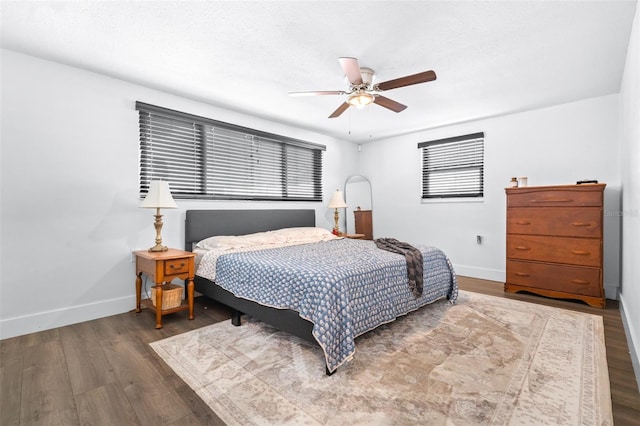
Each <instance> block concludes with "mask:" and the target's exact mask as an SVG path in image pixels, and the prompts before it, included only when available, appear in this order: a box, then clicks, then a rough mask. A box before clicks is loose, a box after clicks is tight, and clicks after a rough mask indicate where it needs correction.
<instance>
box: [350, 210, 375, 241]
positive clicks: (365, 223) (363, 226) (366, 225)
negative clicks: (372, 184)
mask: <svg viewBox="0 0 640 426" xmlns="http://www.w3.org/2000/svg"><path fill="white" fill-rule="evenodd" d="M358 208H359V207H358ZM353 216H354V220H355V225H356V234H364V237H363V239H364V240H373V220H372V218H371V210H354V211H353Z"/></svg>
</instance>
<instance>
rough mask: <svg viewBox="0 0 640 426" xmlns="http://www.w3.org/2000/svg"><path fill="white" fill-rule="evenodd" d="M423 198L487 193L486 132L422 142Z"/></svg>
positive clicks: (460, 196) (476, 195)
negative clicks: (485, 169) (485, 190)
mask: <svg viewBox="0 0 640 426" xmlns="http://www.w3.org/2000/svg"><path fill="white" fill-rule="evenodd" d="M418 148H420V149H422V198H423V199H428V198H466V197H482V196H483V195H484V133H482V132H480V133H473V134H470V135H464V136H457V137H453V138H446V139H438V140H434V141H428V142H421V143H419V144H418Z"/></svg>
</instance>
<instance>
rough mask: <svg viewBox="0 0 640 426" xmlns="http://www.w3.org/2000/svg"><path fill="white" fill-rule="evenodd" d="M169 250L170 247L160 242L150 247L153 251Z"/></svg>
mask: <svg viewBox="0 0 640 426" xmlns="http://www.w3.org/2000/svg"><path fill="white" fill-rule="evenodd" d="M167 250H169V247H167V246H163V245H160V244H156V245H155V246H153V247H151V248H150V249H149V251H151V252H157V251H167Z"/></svg>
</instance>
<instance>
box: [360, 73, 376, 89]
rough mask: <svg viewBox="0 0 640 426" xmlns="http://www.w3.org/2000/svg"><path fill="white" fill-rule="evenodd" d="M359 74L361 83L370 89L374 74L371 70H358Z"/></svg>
mask: <svg viewBox="0 0 640 426" xmlns="http://www.w3.org/2000/svg"><path fill="white" fill-rule="evenodd" d="M360 74H362V82H363V83H364V84H366V85H367V86H368V87H371V85H372V84H373V76H374V75H375V72H373V70H372V69H371V68H360Z"/></svg>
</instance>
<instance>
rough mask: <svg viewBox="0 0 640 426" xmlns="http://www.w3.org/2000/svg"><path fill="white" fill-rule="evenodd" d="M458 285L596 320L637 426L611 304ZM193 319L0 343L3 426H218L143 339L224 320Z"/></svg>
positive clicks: (120, 318) (620, 394)
mask: <svg viewBox="0 0 640 426" xmlns="http://www.w3.org/2000/svg"><path fill="white" fill-rule="evenodd" d="M459 282H460V288H461V289H464V290H469V291H475V292H479V293H484V294H490V295H494V296H499V297H507V298H510V299H516V300H523V301H527V302H533V303H539V304H543V305H548V306H555V307H559V308H565V309H571V310H576V311H580V312H587V313H591V314H595V315H602V317H603V319H604V325H605V341H606V347H607V362H608V365H609V378H610V381H611V399H612V404H613V416H614V421H615V424H616V425H623V426H626V425H640V394H639V392H638V386H637V384H636V381H635V376H634V373H633V367H632V365H631V359H630V356H629V350H628V347H627V341H626V338H625V334H624V330H623V328H622V322H621V319H620V312H619V310H618V304H617V302H615V301H611V300H609V301H607V308H606V309H604V310H602V309H597V308H591V307H589V306H587V305H584V304H582V303H581V302H570V301H562V300H553V299H547V298H543V297H539V296H533V295H528V294H505V293H503V291H502V284H501V283H496V282H493V281H484V280H478V279H473V278H466V277H459ZM195 313H196V318H195V319H194V320H193V321H188V320H187V319H186V315H187V314H186V312H180V313H176V314H172V315H169V316H166V317H164V319H163V323H164V328H162V329H161V330H156V329H154V316H153V313H152V312H150V311H148V310H143V312H141V313H139V314H136V313H135V312H129V313H125V314H120V315H115V316H111V317H107V318H102V319H98V320H94V321H88V322H84V323H81V324H75V325H71V326H67V327H61V328H57V329H53V330H47V331H43V332H39V333H34V334H30V335H26V336H20V337H15V338H11V339H5V340H3V341H0V425H3V426H9V425H64V426H67V425H80V424H82V425H222V424H224V423H223V422H222V421H221V420H220V419H219V418H218V417H217V416H216V415H215V413H214V412H212V411H211V409H209V407H208V406H207V405H206V404H204V403H203V402H202V401H201V400H200V398H199V397H198V396H197V395H196V394H195V393H194V392H193V391H192V390H191V389H190V388H189V387H188V386H187V385H185V383H184V382H183V381H182V380H181V379H180V378H179V377H177V376H176V375H175V374H174V373H173V371H172V370H171V369H169V368H168V367H167V366H166V365H165V364H164V362H162V361H161V360H160V358H159V357H158V356H157V355H156V354H155V352H154V351H153V349H151V347H150V346H149V343H150V342H153V341H155V340H159V339H163V338H165V337H169V336H173V335H175V334H179V333H183V332H185V331H188V330H192V329H195V328H199V327H203V326H206V325H209V324H211V323H214V322H217V321H222V320H226V319H228V318H229V317H230V314H229V312H228V310H226V309H225V308H223V307H221V306H220V305H218V304H215V303H214V302H212V301H210V300H208V299H206V298H204V297H198V298H196V303H195Z"/></svg>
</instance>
